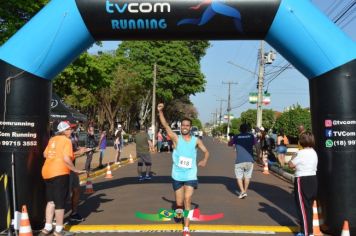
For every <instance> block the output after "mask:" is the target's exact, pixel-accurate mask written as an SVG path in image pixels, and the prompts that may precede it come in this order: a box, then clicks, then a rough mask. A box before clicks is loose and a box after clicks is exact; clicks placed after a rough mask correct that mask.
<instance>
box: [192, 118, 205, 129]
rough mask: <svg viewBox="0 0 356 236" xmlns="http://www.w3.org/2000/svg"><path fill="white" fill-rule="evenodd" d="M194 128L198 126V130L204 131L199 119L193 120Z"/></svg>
mask: <svg viewBox="0 0 356 236" xmlns="http://www.w3.org/2000/svg"><path fill="white" fill-rule="evenodd" d="M192 123H193V124H192V126H196V127H198V129H202V128H203V125H202V123H201V121H200V120H199V119H193V120H192Z"/></svg>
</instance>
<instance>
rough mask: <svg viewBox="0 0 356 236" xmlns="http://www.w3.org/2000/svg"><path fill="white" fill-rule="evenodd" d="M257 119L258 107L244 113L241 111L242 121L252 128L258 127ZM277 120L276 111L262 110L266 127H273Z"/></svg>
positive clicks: (263, 123) (263, 122)
mask: <svg viewBox="0 0 356 236" xmlns="http://www.w3.org/2000/svg"><path fill="white" fill-rule="evenodd" d="M256 119H257V110H256V109H249V110H247V111H245V112H243V113H241V123H246V124H249V125H250V127H251V128H254V127H256ZM274 122H275V115H274V111H272V110H271V109H270V110H267V109H266V110H263V111H262V126H263V127H264V128H265V129H269V128H272V127H273V124H274Z"/></svg>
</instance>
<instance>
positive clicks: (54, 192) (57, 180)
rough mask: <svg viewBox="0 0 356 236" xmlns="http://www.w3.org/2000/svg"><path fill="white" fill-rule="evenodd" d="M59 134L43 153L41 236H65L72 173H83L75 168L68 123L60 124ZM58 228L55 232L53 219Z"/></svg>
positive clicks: (52, 139) (70, 130)
mask: <svg viewBox="0 0 356 236" xmlns="http://www.w3.org/2000/svg"><path fill="white" fill-rule="evenodd" d="M57 130H58V132H57V134H56V135H55V136H54V137H52V138H51V139H50V140H49V142H48V145H47V147H46V149H45V151H44V153H43V156H44V158H45V163H44V165H43V167H42V177H43V179H44V181H45V184H46V198H47V206H46V223H45V227H44V228H43V229H42V230H41V232H40V235H50V234H52V232H53V235H55V236H64V235H66V232H65V231H64V230H63V218H64V207H65V201H66V197H67V194H68V190H69V174H70V171H73V172H75V173H76V174H79V173H82V172H83V171H80V170H78V169H76V168H75V166H74V165H73V162H72V160H73V159H74V155H73V149H72V143H71V140H70V136H71V132H72V129H71V128H70V125H69V124H68V123H67V122H64V121H62V122H60V123H59V124H58V126H57ZM54 216H55V218H56V227H55V229H54V231H53V226H52V222H53V217H54Z"/></svg>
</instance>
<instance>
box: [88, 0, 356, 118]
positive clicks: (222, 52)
mask: <svg viewBox="0 0 356 236" xmlns="http://www.w3.org/2000/svg"><path fill="white" fill-rule="evenodd" d="M352 2H353V0H312V3H313V4H315V5H316V6H317V7H318V8H319V9H320V10H321V11H323V12H324V13H325V14H326V15H328V16H329V18H330V19H332V20H335V18H337V16H338V14H339V13H340V12H342V10H343V9H345V8H347V7H348V6H349V4H351V3H352ZM349 13H350V15H348V14H346V15H345V16H344V17H343V18H342V20H339V23H338V26H339V27H340V28H341V29H342V30H343V31H344V32H345V33H346V34H347V35H348V36H349V37H351V38H352V39H353V40H354V41H355V42H356V6H354V7H353V8H352V9H351V11H349ZM118 43H119V42H118V41H104V42H103V46H102V47H101V48H99V47H98V46H93V47H92V48H90V49H89V50H88V51H89V52H90V53H95V52H97V51H98V50H101V51H106V50H115V49H116V48H117V45H118ZM210 43H211V47H210V48H209V49H208V50H207V53H206V55H205V56H204V57H203V59H202V60H201V70H202V72H203V74H204V75H205V79H206V81H207V83H206V86H205V92H203V93H199V94H196V95H195V96H191V101H192V102H193V103H194V106H195V107H196V108H197V110H198V113H199V116H198V117H199V119H200V120H201V121H202V122H203V123H206V122H212V121H213V118H215V117H214V116H216V113H218V114H219V113H220V105H221V107H222V114H226V113H227V112H226V109H227V102H226V101H227V99H228V85H227V84H226V83H227V82H232V83H233V84H231V100H230V101H231V108H232V111H231V113H232V115H233V116H234V117H239V116H240V114H241V113H242V112H244V111H246V110H248V109H256V104H250V103H248V95H249V93H250V92H257V89H256V83H257V76H256V75H254V74H253V73H251V72H248V71H252V72H255V73H257V72H258V67H257V55H258V49H259V47H260V41H243V40H240V41H238V40H234V41H210ZM264 50H265V52H267V51H270V50H273V51H275V50H274V49H273V48H271V46H269V45H268V44H267V43H264ZM287 63H288V61H286V60H285V59H284V58H283V57H282V56H281V55H280V54H278V52H276V60H275V61H274V62H273V63H272V64H271V65H266V69H265V81H268V80H269V78H272V77H271V75H268V73H269V72H271V71H272V70H273V71H275V70H278V68H279V67H281V66H284V65H286V64H287ZM241 67H242V68H245V69H246V70H244V69H241ZM264 90H267V91H268V92H269V93H270V94H271V103H270V104H269V105H267V106H264V109H273V110H276V111H283V110H284V109H286V108H288V107H289V106H292V105H295V104H299V105H301V106H302V107H309V85H308V80H307V79H306V78H305V77H304V76H303V75H302V74H301V73H299V72H298V71H297V70H296V69H294V67H293V66H290V69H287V70H286V71H285V72H283V73H282V74H280V75H279V76H278V77H276V78H275V79H274V80H273V81H271V82H270V83H265V86H264ZM219 100H225V101H223V102H220V101H219ZM214 113H215V114H214ZM215 119H216V118H215Z"/></svg>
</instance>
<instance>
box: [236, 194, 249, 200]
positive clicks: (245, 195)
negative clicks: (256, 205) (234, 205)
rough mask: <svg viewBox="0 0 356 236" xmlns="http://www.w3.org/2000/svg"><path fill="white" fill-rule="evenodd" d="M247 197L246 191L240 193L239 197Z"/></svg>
mask: <svg viewBox="0 0 356 236" xmlns="http://www.w3.org/2000/svg"><path fill="white" fill-rule="evenodd" d="M245 197H247V194H246V193H240V195H239V196H238V198H239V199H243V198H245Z"/></svg>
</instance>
